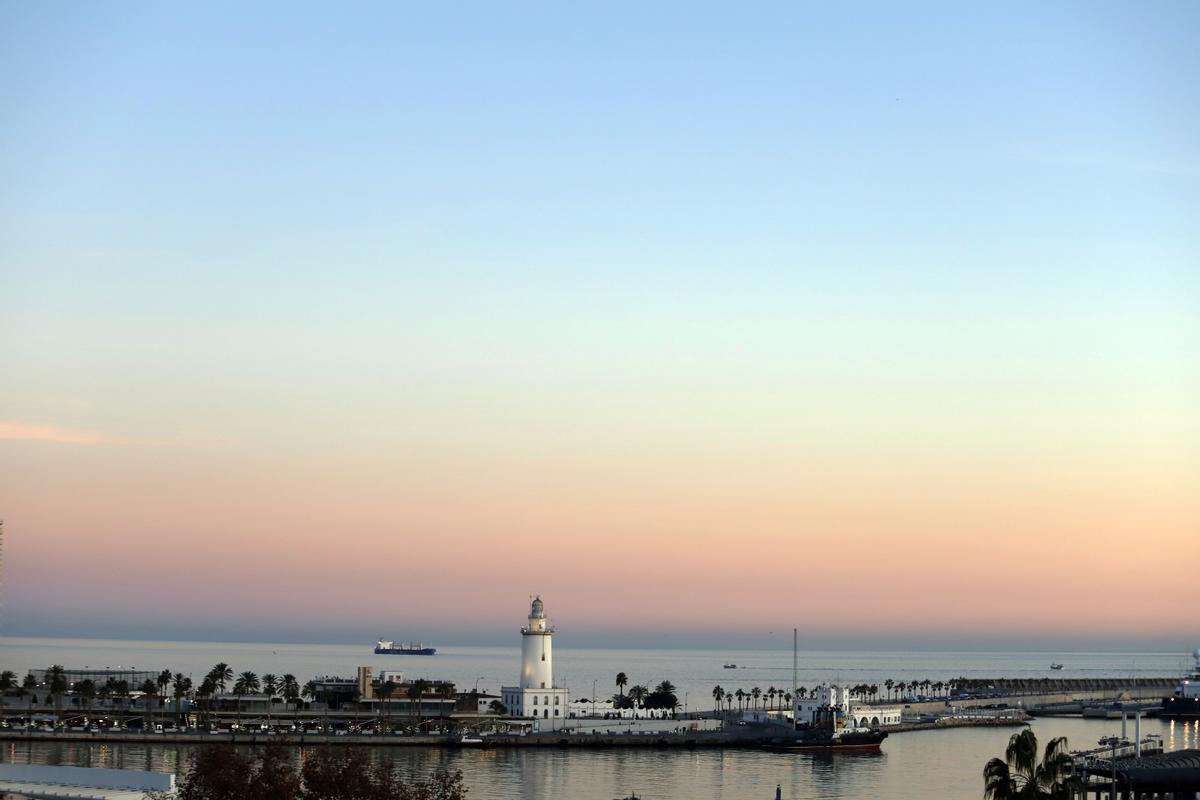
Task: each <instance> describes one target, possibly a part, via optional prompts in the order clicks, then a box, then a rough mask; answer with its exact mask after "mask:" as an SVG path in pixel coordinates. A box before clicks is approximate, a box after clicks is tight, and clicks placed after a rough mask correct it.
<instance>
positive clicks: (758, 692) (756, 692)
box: [750, 686, 762, 709]
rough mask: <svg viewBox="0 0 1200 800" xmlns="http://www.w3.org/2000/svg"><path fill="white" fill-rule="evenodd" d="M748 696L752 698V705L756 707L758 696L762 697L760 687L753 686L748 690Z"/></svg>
mask: <svg viewBox="0 0 1200 800" xmlns="http://www.w3.org/2000/svg"><path fill="white" fill-rule="evenodd" d="M750 696H751V697H753V698H754V707H755V708H756V709H757V708H758V698H760V697H762V689H760V688H758V687H757V686H755V687H754V688H753V689H751V690H750Z"/></svg>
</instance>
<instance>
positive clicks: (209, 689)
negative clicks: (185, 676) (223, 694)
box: [196, 674, 217, 723]
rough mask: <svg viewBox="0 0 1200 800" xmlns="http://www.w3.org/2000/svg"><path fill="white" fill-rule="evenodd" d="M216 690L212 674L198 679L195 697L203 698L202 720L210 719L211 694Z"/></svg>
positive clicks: (207, 720) (208, 720)
mask: <svg viewBox="0 0 1200 800" xmlns="http://www.w3.org/2000/svg"><path fill="white" fill-rule="evenodd" d="M216 691H217V685H216V684H215V683H213V679H212V675H211V674H209V675H205V676H204V680H202V681H200V688H199V689H197V690H196V696H197V697H203V698H204V721H205V722H206V723H207V722H211V721H212V704H213V694H214V693H216Z"/></svg>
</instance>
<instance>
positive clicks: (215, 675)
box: [206, 661, 233, 694]
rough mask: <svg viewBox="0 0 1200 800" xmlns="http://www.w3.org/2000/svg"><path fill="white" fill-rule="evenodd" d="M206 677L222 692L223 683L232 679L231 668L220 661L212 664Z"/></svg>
mask: <svg viewBox="0 0 1200 800" xmlns="http://www.w3.org/2000/svg"><path fill="white" fill-rule="evenodd" d="M206 677H208V679H209V680H211V681H212V682H213V686H215V687H216V688H217V689H218V690H220V692H221V694H224V693H225V684H227V683H229V681H231V680H233V670H232V669H230V668H229V665H228V664H226V663H225V662H224V661H221V662H218V663H217V664H214V665H213V668H212V669H210V670H209V671H208V675H207V676H206Z"/></svg>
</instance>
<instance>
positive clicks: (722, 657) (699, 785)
mask: <svg viewBox="0 0 1200 800" xmlns="http://www.w3.org/2000/svg"><path fill="white" fill-rule="evenodd" d="M800 658H801V672H800V683H801V684H802V685H815V684H817V683H820V682H822V681H839V680H840V681H841V682H843V683H870V682H876V683H879V684H880V685H881V686H882V683H883V680H884V679H886V678H889V677H890V678H893V679H895V680H905V681H909V680H913V679H923V678H929V679H930V680H945V679H947V678H954V677H957V676H960V675H962V676H967V677H990V676H1001V675H1003V676H1010V677H1022V676H1024V677H1037V676H1043V675H1047V676H1048V675H1051V674H1055V673H1050V671H1049V670H1048V665H1049V663H1050V661H1051V660H1056V661H1061V662H1062V663H1063V664H1065V665H1066V669H1064V670H1063V671H1062V672H1061V673H1057V674H1059V675H1063V676H1072V675H1075V676H1104V675H1111V676H1128V675H1130V674H1139V675H1173V674H1177V673H1178V672H1180V671H1181V669H1182V667H1183V666H1184V665H1185V662H1184V659H1183V655H1182V654H1175V653H1159V654H1153V653H1151V654H1138V655H1131V654H1127V653H1123V654H1106V653H884V652H845V653H837V652H828V651H823V652H802V653H801V656H800ZM216 661H226V662H227V663H229V664H230V665H231V666H232V667H233V669H234V670H235V671H241V670H245V669H250V670H254V671H256V672H258V673H260V674H261V673H263V672H275V673H280V674H281V673H284V672H292V673H294V674H295V675H296V676H297V677H298V678H299V679H300V680H301V681H302V682H303V681H304V680H307V679H308V678H309V677H312V676H313V675H314V674H318V673H333V674H343V675H350V674H352V673H353V670H354V668H355V667H356V666H358V665H360V664H362V665H367V664H369V665H373V666H375V667H377V668H378V667H382V666H389V667H391V668H395V667H394V665H395V664H397V663H399V664H400V665H402V666H401V668H402V669H405V670H406V671H407V672H409V673H411V674H412V676H414V677H439V678H448V679H451V680H454V681H455V682H457V683H458V684H459V685H461V686H466V687H470V686H473V685H474V683H475V680H476V679H477V678H480V681H479V685H480V688H481V689H483V688H489V689H495V688H496V687H498V686H499V685H500V684H501V683H502V682H503V683H507V682H510V681H512V680H514V679H515V676H516V671H517V665H518V662H519V651H518V649H517V648H516V647H512V648H447V649H446V651H445V653H444V655H443V654H442V653H441V652H439V655H437V656H435V657H433V658H429V659H425V658H416V657H400V656H396V657H391V658H388V657H385V656H375V655H374V654H373V653H371V648H370V647H369V646H364V647H346V646H336V645H318V646H313V645H270V644H265V645H252V644H211V643H189V642H163V643H147V642H112V641H87V640H54V639H2V640H0V668H3V669H12V670H14V671H16V672H18V673H22V672H23V671H24V670H26V669H28V668H30V667H44V666H47V665H49V664H52V663H61V664H64V665H66V666H72V667H74V666H84V665H90V666H116V665H118V664H120V665H123V666H133V667H137V668H139V669H163V668H170V669H172V670H174V671H182V672H185V673H188V672H190V673H191V674H192V676H193V677H194V678H195V677H197V676H199V675H202V674H203V673H204V672H205V671H206V670H207V669H208V668H209V667H210V666H211V665H212V664H213V663H214V662H216ZM727 661H730V662H736V663H737V664H738V665H739V669H736V670H726V669H723V667H722V664H723V663H725V662H727ZM555 668H556V675H561V676H562V677H564V678H565V679H566V680H567V682H568V685H569V686H571V687H572V688H573V689H576V688H578V690H579V691H578V694H579V696H586V695H590V693H591V686H592V681H593V680H596V681H597V691H598V692H605V691H607V692H611V691H612V689H613V687H612V681H613V676H615V675H616V673H617V672H618V671H624V672H626V673H628V674H629V677H630V680H631V682H638V683H647V684H653V683H656V682H658V681H660V680H663V679H664V678H665V679H670V680H671V681H672V682H674V683H675V684H676V685H677V686H679V687H680V689H681V692H680V696H681V698H682V697H683V693H684V692H687V693H688V695H689V696H690V697H689V699H690V702H691V705H692V708H696V707H697V705H696V698H697V696H699V697H700V699H701V703H700V707H701V708H707V707H710V706H711V691H712V687H713V685H715V684H717V683H720V684H721V685H722V686H724V687H725V688H727V689H729V688H733V689H736V688H746V689H749V688H751V687H753V686H759V687H761V688H763V689H766V688H767V687H768V686H772V685H773V686H776V687H783V686H788V685H790V683H791V652H790V651H786V650H785V651H784V652H739V651H615V650H603V651H601V650H582V649H577V650H572V649H570V648H568V647H565V646H562V645H560V646H559V647H558V648H556V651H555ZM573 694H575V692H573ZM1119 728H1120V722H1112V721H1105V720H1081V719H1046V720H1038V721H1036V722H1035V723H1034V724H1033V729H1034V730H1035V732H1036V733H1037V734H1038V737H1039V739H1041V740H1043V741H1044V740H1046V739H1048V738H1049V737H1052V736H1067V737H1068V738H1069V740H1070V742H1071V744H1072V746H1074V747H1080V748H1082V747H1090V746H1094V744H1095V742H1096V741H1097V740H1098V739H1099V738H1100V737H1101V736H1104V735H1108V734H1111V733H1114V732H1117V731H1119ZM1143 731H1144V732H1145V733H1159V734H1161V735H1162V736H1163V737H1164V740H1165V742H1166V744H1167V746H1168V748H1170V749H1180V748H1183V747H1197V746H1200V741H1198V740H1200V728H1198V726H1197V723H1195V722H1192V723H1187V724H1183V723H1169V722H1162V721H1157V720H1153V721H1146V722H1145V723H1144V724H1143ZM1012 732H1013V729H969V728H968V729H958V730H948V731H922V732H916V733H905V734H896V735H893V736H891V737H890V738H889V739H887V741H885V742H884V744H883V752H882V753H881V754H879V755H860V754H855V755H835V756H823V757H822V756H809V755H784V754H774V753H760V752H751V751H732V750H731V751H725V752H702V753H691V752H675V751H650V752H643V751H633V750H629V751H622V750H613V751H571V752H562V751H557V750H554V751H541V750H538V751H533V750H497V751H472V750H467V751H443V750H436V749H426V748H387V749H385V750H381V751H378V754H380V755H382V754H384V753H386V754H387V755H388V756H390V757H392V758H393V759H394V760H396V761H397V763H398V764H400V766H401V767H402V768H403V769H406V770H409V771H411V772H412V773H413V774H418V775H419V774H424V773H426V772H428V771H429V770H431V769H434V768H436V767H438V766H446V767H449V768H452V769H461V770H462V771H463V772H464V774H465V775H466V780H467V783H468V785H469V786H470V787H471V789H472V796H473V797H475V798H498V799H499V800H506V799H508V798H512V799H514V800H515V799H516V798H521V799H522V800H559V799H560V798H571V799H572V800H575V799H577V800H612V799H613V798H618V797H624V796H626V795H628V794H629V793H630V792H631V791H636V792H637V793H638V795H639V796H640V797H643V798H645V800H659V799H660V798H690V799H694V800H710V799H711V800H718V799H724V800H735V799H736V800H742V798H745V799H746V800H750V798H770V797H773V796H774V790H775V785H776V784H781V785H782V786H783V796H784V797H787V798H797V799H798V798H805V799H806V800H807V799H808V798H912V797H926V798H935V799H936V798H964V797H979V796H980V795H981V787H982V782H981V780H980V777H979V776H980V772H981V770H982V769H983V764H984V763H985V762H986V761H987V759H989V758H991V757H993V756H996V755H1000V754H1002V753H1003V751H1004V745H1005V743H1006V742H1007V740H1008V737H1009V736H1010V735H1011V734H1012ZM189 752H190V751H189V748H187V747H183V746H178V747H176V746H167V747H158V746H155V747H146V746H139V745H103V744H63V743H53V742H18V743H9V744H7V745H5V747H4V749H3V751H2V753H0V760H3V761H13V762H29V763H43V764H45V763H50V764H68V765H81V766H106V767H121V768H127V769H155V770H178V769H180V767H181V765H184V766H185V765H186V763H187V758H188V754H189Z"/></svg>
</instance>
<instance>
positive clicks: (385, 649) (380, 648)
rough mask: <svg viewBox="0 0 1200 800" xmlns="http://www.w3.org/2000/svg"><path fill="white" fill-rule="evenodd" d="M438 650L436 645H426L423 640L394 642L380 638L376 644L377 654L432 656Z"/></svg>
mask: <svg viewBox="0 0 1200 800" xmlns="http://www.w3.org/2000/svg"><path fill="white" fill-rule="evenodd" d="M436 652H437V648H436V647H426V646H425V644H424V643H423V642H393V641H390V640H388V639H380V640H379V641H378V642H377V643H376V644H375V655H377V656H431V655H433V654H434V653H436Z"/></svg>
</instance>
